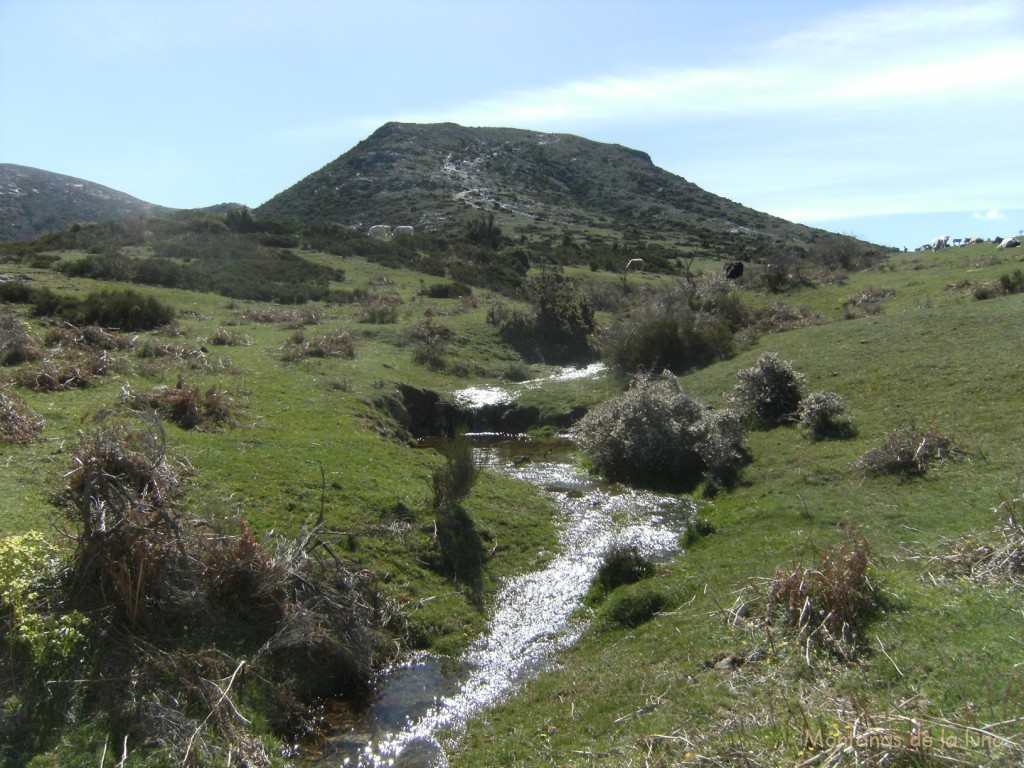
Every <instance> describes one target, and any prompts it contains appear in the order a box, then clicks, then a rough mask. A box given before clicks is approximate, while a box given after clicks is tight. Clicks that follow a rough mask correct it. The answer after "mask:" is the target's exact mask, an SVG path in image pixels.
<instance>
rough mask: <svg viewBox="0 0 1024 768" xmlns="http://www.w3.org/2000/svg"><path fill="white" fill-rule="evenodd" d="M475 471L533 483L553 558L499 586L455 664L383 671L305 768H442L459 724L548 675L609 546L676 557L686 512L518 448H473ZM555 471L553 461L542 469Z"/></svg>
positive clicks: (577, 624)
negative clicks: (369, 701)
mask: <svg viewBox="0 0 1024 768" xmlns="http://www.w3.org/2000/svg"><path fill="white" fill-rule="evenodd" d="M477 443H478V446H479V447H478V448H477V449H476V450H477V459H478V462H479V463H480V464H481V465H483V466H487V467H490V468H492V469H496V470H498V471H502V472H506V473H508V474H510V475H512V476H513V477H517V478H520V479H522V480H525V481H528V482H530V483H533V484H535V485H537V486H539V487H540V488H542V489H544V490H545V492H547V493H548V494H550V495H551V497H552V498H553V499H554V500H555V502H556V504H557V506H558V509H559V510H560V528H561V537H560V538H561V548H560V554H558V555H557V556H556V557H554V558H553V559H552V560H551V561H549V562H548V564H547V565H546V566H545V567H543V568H542V569H540V570H537V571H533V572H531V573H526V574H523V575H521V576H518V577H516V578H514V579H512V580H510V581H509V582H508V583H507V584H506V585H505V586H504V587H503V589H502V590H501V591H500V592H499V594H498V595H497V596H496V597H495V600H494V607H493V611H494V614H493V617H492V619H491V621H490V623H489V626H488V629H487V631H486V632H485V633H484V634H483V635H481V636H480V637H479V638H477V639H476V640H475V641H474V642H473V644H472V646H471V647H470V648H469V650H468V651H467V652H466V653H465V654H464V655H463V656H462V657H461V658H459V659H457V660H450V659H438V658H435V657H430V656H425V657H422V658H420V659H416V660H414V661H412V662H410V663H407V664H405V665H403V666H401V667H398V668H396V669H393V670H391V671H390V672H389V673H388V675H386V676H385V678H384V679H382V681H381V685H380V689H379V691H380V692H379V695H378V697H377V698H376V700H375V702H374V704H373V705H372V707H371V708H370V711H369V712H368V713H367V715H366V717H365V718H364V719H363V720H362V721H360V723H359V724H357V725H356V726H354V727H352V728H350V729H347V730H346V732H344V733H340V734H338V735H336V736H335V737H333V738H332V739H330V740H329V741H328V742H327V743H326V744H324V745H323V751H322V753H321V756H319V757H318V758H317V759H316V760H311V761H309V762H308V763H307V764H309V765H316V766H328V765H329V766H339V765H346V766H348V765H352V766H355V765H359V766H381V765H385V766H386V765H396V766H445V765H447V757H446V749H450V748H451V747H453V746H454V745H455V744H456V743H457V741H458V738H459V736H460V734H461V732H462V730H463V728H464V726H465V724H466V722H467V720H468V719H469V718H470V717H472V716H473V715H475V714H477V713H479V712H480V711H481V710H483V709H485V708H487V707H489V706H493V705H494V704H496V703H498V702H500V701H501V700H503V699H504V698H506V697H507V696H509V695H510V694H511V693H512V692H514V690H515V688H516V686H517V685H518V684H520V683H521V682H522V681H524V680H526V679H528V678H529V677H531V676H532V675H535V674H537V673H539V672H541V671H543V670H545V669H550V668H551V667H552V666H553V665H554V664H555V663H556V658H557V654H558V652H559V651H560V650H563V649H565V648H567V647H569V646H570V645H572V644H573V643H575V642H576V640H578V639H579V637H580V634H581V633H582V632H583V630H584V628H585V627H586V623H587V615H586V612H585V611H582V610H581V605H582V600H583V598H584V596H585V595H586V593H587V591H588V589H589V587H590V584H591V582H592V581H593V578H594V576H595V574H596V572H597V569H598V567H599V565H600V562H601V559H602V557H603V556H604V554H605V553H606V552H607V551H608V549H609V548H610V547H612V546H613V545H615V544H618V543H622V544H632V545H634V546H636V547H637V548H638V549H639V550H640V551H641V552H643V553H644V554H646V555H649V556H651V557H653V558H656V559H657V558H664V557H667V556H668V555H670V554H672V553H673V552H675V551H676V549H677V547H678V543H679V536H680V534H681V533H682V532H683V530H684V529H685V526H686V524H687V522H688V521H689V520H690V519H691V518H692V514H693V511H694V510H693V503H692V502H690V501H680V499H678V498H676V497H670V496H661V495H657V494H654V493H648V492H643V491H635V490H631V489H628V488H623V487H620V486H611V487H610V486H605V485H601V484H599V483H596V482H594V481H593V480H592V479H591V478H589V477H588V476H586V475H583V474H581V473H579V472H578V471H577V470H576V469H575V468H574V467H572V466H571V465H569V464H567V463H565V458H566V456H567V454H568V445H563V446H555V450H554V452H553V453H552V452H551V451H550V450H549V449H548V448H545V449H544V450H543V451H538V450H536V449H534V448H533V447H532V446H531V444H530V443H528V442H526V441H524V440H523V439H522V438H514V437H507V436H506V437H497V436H491V437H490V438H488V439H483V438H479V437H478V438H477ZM552 459H555V460H552Z"/></svg>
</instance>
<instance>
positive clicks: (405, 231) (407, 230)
mask: <svg viewBox="0 0 1024 768" xmlns="http://www.w3.org/2000/svg"><path fill="white" fill-rule="evenodd" d="M391 234H392V235H394V236H395V237H398V236H399V235H411V234H412V227H409V226H401V227H395V228H394V229H393V230H392V232H391Z"/></svg>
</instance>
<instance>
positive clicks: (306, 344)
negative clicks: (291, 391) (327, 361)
mask: <svg viewBox="0 0 1024 768" xmlns="http://www.w3.org/2000/svg"><path fill="white" fill-rule="evenodd" d="M355 356H356V340H355V337H354V336H353V335H352V334H351V333H350V332H349V331H334V332H333V333H327V334H323V335H320V336H314V337H313V338H312V339H307V338H306V335H305V333H303V332H302V331H301V330H300V331H297V332H296V333H294V334H293V335H292V337H291V338H290V339H288V341H287V342H286V343H285V346H284V355H283V358H284V360H285V361H295V360H302V359H304V358H307V357H345V358H348V359H352V358H354V357H355Z"/></svg>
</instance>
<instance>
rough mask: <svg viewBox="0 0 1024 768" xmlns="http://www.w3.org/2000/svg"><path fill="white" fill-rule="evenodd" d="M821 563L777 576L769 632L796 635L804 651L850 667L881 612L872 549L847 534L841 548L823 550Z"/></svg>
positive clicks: (767, 600) (767, 602)
mask: <svg viewBox="0 0 1024 768" xmlns="http://www.w3.org/2000/svg"><path fill="white" fill-rule="evenodd" d="M819 557H820V560H819V562H818V564H817V565H815V566H811V567H805V566H800V565H797V566H796V567H794V568H793V569H792V570H778V571H776V572H775V574H774V575H773V576H772V577H771V579H770V580H769V582H768V591H767V594H766V595H765V596H764V603H763V605H762V611H763V618H764V620H765V622H766V624H767V626H769V627H774V626H778V627H781V628H782V629H783V630H784V631H787V632H790V633H792V634H794V635H796V637H797V639H798V640H799V641H800V643H801V644H802V645H806V646H807V647H809V648H810V647H817V648H822V649H825V650H827V651H829V652H831V653H832V654H834V655H835V656H837V657H839V658H841V659H844V660H847V661H851V660H853V659H854V657H855V655H856V653H857V651H858V646H859V643H860V637H861V632H862V630H863V628H864V625H865V624H866V623H867V621H868V620H870V619H871V618H872V617H873V616H874V615H875V614H876V613H877V612H878V611H879V610H880V609H881V607H882V601H881V597H880V595H879V593H878V591H877V590H876V588H875V586H874V585H873V584H872V583H871V581H870V579H869V578H868V564H869V559H868V545H867V542H866V541H865V540H864V539H862V538H860V537H858V536H856V535H854V534H852V533H847V535H846V537H845V538H844V540H843V541H842V542H841V543H840V544H838V545H836V546H834V547H831V548H829V549H825V550H820V551H819Z"/></svg>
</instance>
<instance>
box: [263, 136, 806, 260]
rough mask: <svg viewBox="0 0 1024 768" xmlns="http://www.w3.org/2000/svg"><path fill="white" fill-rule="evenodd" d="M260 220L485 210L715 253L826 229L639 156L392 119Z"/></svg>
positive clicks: (430, 219) (551, 227)
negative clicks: (726, 245)
mask: <svg viewBox="0 0 1024 768" xmlns="http://www.w3.org/2000/svg"><path fill="white" fill-rule="evenodd" d="M256 213H257V214H258V215H260V216H265V217H269V218H283V219H293V220H298V221H306V222H310V221H322V220H326V221H331V222H335V223H338V224H343V225H346V226H350V227H358V228H368V227H369V226H371V225H373V224H389V225H392V226H394V225H401V224H408V225H414V226H416V227H420V228H426V229H444V228H447V227H450V226H463V225H464V223H465V222H466V221H467V220H469V219H472V218H478V217H479V216H480V215H482V214H484V213H486V214H487V215H494V216H495V218H496V220H497V221H498V223H499V224H500V225H501V227H502V229H503V231H505V232H506V233H508V234H513V235H514V234H542V233H545V232H549V233H558V234H560V233H561V232H562V231H563V230H564V228H566V227H581V226H582V227H586V228H588V230H590V231H592V232H604V233H606V234H607V235H608V236H611V237H620V236H623V235H624V234H625V233H630V232H633V233H635V232H638V231H639V232H642V233H643V236H645V237H657V238H659V239H664V240H666V241H668V242H672V243H675V244H678V245H706V244H707V242H708V241H709V240H718V239H719V236H720V235H722V234H724V233H729V234H737V233H739V234H747V235H750V234H755V235H760V236H766V237H770V238H771V239H773V240H782V241H787V242H801V243H808V242H810V241H812V240H813V239H815V237H816V236H817V235H816V234H815V233H818V230H814V229H811V228H809V227H804V226H802V225H799V224H793V223H790V222H787V221H784V220H783V219H779V218H777V217H774V216H770V215H768V214H765V213H760V212H758V211H754V210H752V209H750V208H747V207H745V206H742V205H739V204H738V203H734V202H732V201H730V200H726V199H725V198H722V197H719V196H717V195H714V194H712V193H710V192H707V191H705V190H703V189H701V188H700V187H698V186H697V185H695V184H692V183H691V182H689V181H687V180H686V179H685V178H683V177H681V176H677V175H675V174H672V173H669V172H668V171H665V170H663V169H661V168H659V167H657V166H656V165H654V163H653V162H652V160H651V157H650V155H648V154H647V153H646V152H642V151H640V150H637V149H632V148H629V147H624V146H621V145H618V144H605V143H601V142H597V141H592V140H589V139H585V138H582V137H580V136H574V135H572V134H563V133H544V132H540V131H532V130H525V129H519V128H471V127H465V126H461V125H457V124H455V123H435V124H418V123H398V122H390V123H386V124H384V125H382V126H381V127H380V128H378V129H377V130H376V131H374V132H373V133H372V134H370V136H368V137H367V138H366V139H364V140H362V141H360V142H359V143H358V144H357V145H356V146H355V147H353V148H352V149H351V150H349V151H348V152H346V153H345V154H343V155H341V156H340V157H338V158H337V159H336V160H334V161H333V162H331V163H328V164H327V165H325V166H324V167H323V168H321V169H320V170H319V171H317V172H315V173H313V174H310V175H309V176H307V177H306V178H305V179H303V180H302V181H300V182H299V183H298V184H296V185H294V186H293V187H291V188H289V189H287V190H285V191H284V192H281V193H280V194H278V195H277V196H276V197H274V198H272V199H271V200H269V201H267V202H266V203H264V204H263V205H262V206H260V207H259V208H258V209H256Z"/></svg>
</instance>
